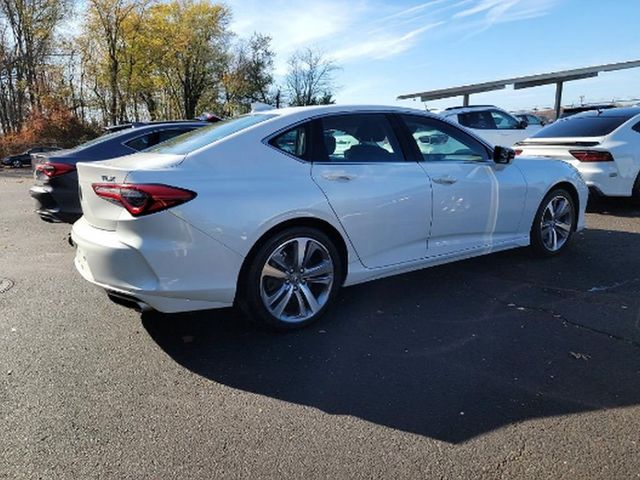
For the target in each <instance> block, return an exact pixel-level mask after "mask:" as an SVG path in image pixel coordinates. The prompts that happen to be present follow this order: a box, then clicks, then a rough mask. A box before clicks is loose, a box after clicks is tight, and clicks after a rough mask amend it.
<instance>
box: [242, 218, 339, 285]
mask: <svg viewBox="0 0 640 480" xmlns="http://www.w3.org/2000/svg"><path fill="white" fill-rule="evenodd" d="M292 227H309V228H316V229H318V230H320V231H321V232H323V233H324V234H326V235H327V236H328V237H329V238H330V239H331V240H332V241H333V243H334V244H335V246H336V248H337V249H338V252H339V254H340V259H341V260H342V262H343V265H344V269H343V274H342V277H343V278H342V279H341V284H342V283H344V281H345V279H346V278H347V271H348V268H349V250H348V248H347V241H346V239H345V238H344V237H343V236H342V234H341V233H340V231H339V230H338V229H337V228H336V227H334V226H333V225H331V223H329V222H327V221H326V220H323V219H320V218H317V217H297V218H291V219H288V220H284V221H282V222H280V223H278V224H276V225H274V226H272V227H271V228H269V230H267V231H266V232H264V233H263V234H262V235H261V236H260V237H259V238H258V240H256V242H255V243H254V244H253V246H252V247H251V249H250V250H249V252H248V253H247V255H246V256H245V258H244V261H243V262H242V267H241V268H240V273H239V275H238V280H237V282H238V285H237V288H236V291H238V290H240V288H241V285H242V284H243V282H242V280H243V279H244V277H245V275H246V274H247V270H248V268H249V265H250V263H251V261H252V259H253V258H254V257H255V255H256V252H257V251H258V249H259V248H260V247H261V246H262V245H263V244H264V242H266V241H267V240H268V239H269V238H271V237H272V236H273V235H276V234H278V233H280V232H282V231H283V230H286V229H288V228H292ZM236 297H237V293H236Z"/></svg>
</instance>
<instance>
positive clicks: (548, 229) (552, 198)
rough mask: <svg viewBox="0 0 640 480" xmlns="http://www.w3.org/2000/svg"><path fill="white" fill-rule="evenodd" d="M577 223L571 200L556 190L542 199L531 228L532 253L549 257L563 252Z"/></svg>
mask: <svg viewBox="0 0 640 480" xmlns="http://www.w3.org/2000/svg"><path fill="white" fill-rule="evenodd" d="M576 222H577V214H576V208H575V205H574V203H573V198H572V197H571V195H570V194H569V192H567V191H566V190H564V189H562V188H557V189H555V190H552V191H551V192H549V193H548V194H547V196H545V197H544V199H543V200H542V203H541V204H540V207H539V208H538V211H537V213H536V216H535V218H534V220H533V225H532V226H531V233H530V235H531V248H532V249H533V251H534V253H536V254H538V255H540V256H544V257H551V256H554V255H557V254H558V253H560V252H561V251H562V250H564V249H565V248H566V247H567V245H568V244H569V241H570V240H571V235H572V234H573V232H574V230H575V227H576Z"/></svg>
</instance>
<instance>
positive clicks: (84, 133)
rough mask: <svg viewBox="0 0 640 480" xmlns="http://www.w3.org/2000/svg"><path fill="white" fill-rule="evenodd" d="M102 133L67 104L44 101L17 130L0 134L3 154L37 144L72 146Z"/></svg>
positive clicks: (20, 150) (0, 152)
mask: <svg viewBox="0 0 640 480" xmlns="http://www.w3.org/2000/svg"><path fill="white" fill-rule="evenodd" d="M99 134H100V130H99V129H98V128H97V127H96V126H93V125H89V124H86V123H83V122H81V121H80V120H79V119H78V117H77V116H76V115H74V114H73V112H71V111H70V110H69V109H68V108H67V107H65V106H64V105H62V104H60V103H59V102H56V101H51V100H44V101H43V105H42V108H41V109H39V110H37V111H33V112H31V113H30V114H29V116H28V118H27V120H26V121H25V122H24V124H23V126H22V128H21V129H20V130H19V131H18V132H12V133H7V134H5V135H0V156H5V155H12V154H16V153H20V152H23V151H25V150H27V149H29V148H31V147H34V146H36V145H43V146H56V147H62V148H69V147H73V146H75V145H78V144H80V143H82V142H85V141H87V140H90V139H91V138H94V137H96V136H97V135H99Z"/></svg>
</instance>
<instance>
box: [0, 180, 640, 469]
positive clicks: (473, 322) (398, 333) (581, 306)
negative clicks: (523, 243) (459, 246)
mask: <svg viewBox="0 0 640 480" xmlns="http://www.w3.org/2000/svg"><path fill="white" fill-rule="evenodd" d="M30 183H31V180H30V177H29V175H28V172H27V171H26V170H22V171H11V170H4V171H0V409H1V415H2V422H0V478H2V479H12V480H13V479H27V478H28V479H32V478H42V479H53V478H56V479H57V478H65V479H66V478H68V479H92V478H101V479H102V478H117V479H125V478H131V479H147V478H148V479H174V478H175V479H211V478H260V479H270V478H273V479H281V478H305V479H312V478H429V479H432V478H442V479H449V478H461V479H478V478H490V479H493V478H504V479H510V480H511V479H517V478H536V479H542V478H549V479H564V478H566V479H578V478H579V479H588V478H602V479H618V478H619V479H629V478H639V477H640V455H639V453H638V452H639V449H640V433H639V432H640V297H639V296H638V293H639V292H640V259H639V255H638V252H639V247H640V209H639V208H638V207H636V206H634V205H632V204H631V203H630V202H628V201H624V200H608V201H596V202H592V204H591V205H590V207H589V213H588V215H587V227H588V228H587V230H585V231H584V232H582V233H580V234H578V235H576V237H575V238H574V242H573V244H572V245H571V247H570V249H568V250H567V251H566V252H565V253H564V254H563V255H561V256H559V257H556V258H553V259H548V260H539V259H536V258H533V257H532V256H531V255H529V254H528V251H527V250H526V249H522V250H514V251H510V252H504V253H499V254H494V255H490V256H486V257H482V258H478V259H473V260H468V261H463V262H458V263H453V264H449V265H445V266H441V267H436V268H431V269H427V270H423V271H419V272H414V273H410V274H406V275H401V276H397V277H393V278H389V279H385V280H380V281H375V282H370V283H367V284H363V285H358V286H354V287H350V288H346V289H343V291H342V294H341V297H340V300H339V302H338V305H337V306H336V308H334V309H333V310H332V311H331V312H330V313H329V315H328V316H327V318H325V319H324V320H323V321H322V322H321V323H318V324H316V325H314V326H312V327H310V328H308V329H306V330H303V331H299V332H294V333H289V334H273V333H267V332H263V331H259V330H256V329H255V328H254V327H253V326H252V325H250V324H248V323H247V322H245V321H244V320H243V319H242V317H241V316H240V315H239V314H238V313H237V312H235V311H233V310H231V309H227V310H219V311H207V312H198V313H192V314H180V315H155V314H151V315H149V314H145V315H142V316H141V315H140V314H139V313H136V312H134V311H131V310H127V309H125V308H124V307H120V306H118V305H115V304H113V303H111V302H110V301H109V300H108V299H107V297H106V295H104V293H103V292H102V291H101V290H100V289H98V288H96V287H94V286H92V285H90V284H88V283H87V282H85V281H84V280H83V279H82V278H81V277H80V275H79V274H77V273H76V272H75V269H74V267H73V255H74V250H73V248H72V247H71V246H69V244H68V243H67V235H68V232H69V226H68V225H61V224H49V223H45V222H43V221H41V220H40V219H39V218H38V217H37V216H36V215H35V214H34V213H33V205H32V202H31V199H30V198H29V196H28V188H29V186H30Z"/></svg>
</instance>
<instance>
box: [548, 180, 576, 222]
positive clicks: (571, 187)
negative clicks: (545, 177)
mask: <svg viewBox="0 0 640 480" xmlns="http://www.w3.org/2000/svg"><path fill="white" fill-rule="evenodd" d="M557 188H562V189H564V190H566V191H567V192H569V195H571V200H573V206H574V207H575V209H576V224H575V225H574V226H573V229H574V231H575V229H576V227H577V217H578V212H580V194H579V193H578V189H577V188H576V186H575V185H574V184H573V183H571V182H569V181H562V182H558V183H556V184H555V185H553V186H552V187H551V188H550V189H549V190H548V191H547V193H545V195H544V196H545V197H546V196H547V195H548V194H549V192H551V191H553V190H555V189H557ZM543 198H544V197H543Z"/></svg>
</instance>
